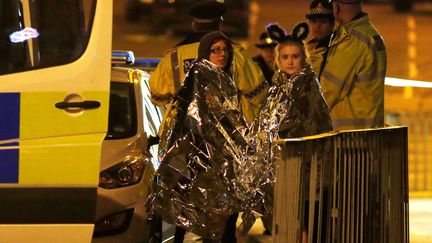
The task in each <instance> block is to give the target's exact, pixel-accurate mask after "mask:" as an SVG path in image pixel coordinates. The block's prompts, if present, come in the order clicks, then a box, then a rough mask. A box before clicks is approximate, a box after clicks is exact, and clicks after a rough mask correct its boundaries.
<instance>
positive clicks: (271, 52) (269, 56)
mask: <svg viewBox="0 0 432 243" xmlns="http://www.w3.org/2000/svg"><path fill="white" fill-rule="evenodd" d="M261 56H262V57H263V58H264V61H265V62H266V63H267V65H269V66H271V65H273V62H274V60H275V48H274V47H270V46H269V47H263V48H261Z"/></svg>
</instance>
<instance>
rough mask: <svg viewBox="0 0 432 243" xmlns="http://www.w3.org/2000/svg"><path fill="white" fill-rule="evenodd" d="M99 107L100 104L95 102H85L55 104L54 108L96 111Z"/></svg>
mask: <svg viewBox="0 0 432 243" xmlns="http://www.w3.org/2000/svg"><path fill="white" fill-rule="evenodd" d="M100 106H101V103H100V102H99V101H97V100H86V101H80V102H66V101H62V102H57V103H56V104H55V107H56V108H58V109H62V110H64V109H69V108H81V109H86V110H88V109H97V108H99V107H100Z"/></svg>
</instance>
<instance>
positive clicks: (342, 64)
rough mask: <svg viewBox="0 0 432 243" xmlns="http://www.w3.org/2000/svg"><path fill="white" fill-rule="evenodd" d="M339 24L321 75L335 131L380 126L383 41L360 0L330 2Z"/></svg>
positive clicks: (383, 64) (383, 60)
mask: <svg viewBox="0 0 432 243" xmlns="http://www.w3.org/2000/svg"><path fill="white" fill-rule="evenodd" d="M332 2H333V13H334V17H335V20H336V21H337V22H338V23H339V26H338V27H337V29H336V31H335V33H334V36H333V37H332V39H331V41H330V45H329V49H328V53H327V55H326V60H324V64H323V66H324V67H323V70H322V71H321V76H320V82H321V88H322V91H323V93H324V96H325V98H326V100H327V103H328V105H329V108H330V116H331V118H332V122H333V128H334V129H335V130H342V129H361V128H373V127H382V126H384V78H385V75H386V69H387V57H386V56H387V55H386V48H385V46H384V41H383V38H382V37H381V35H380V33H379V32H378V31H377V29H376V28H375V26H373V24H372V23H371V21H370V19H369V16H368V14H367V13H365V12H363V11H362V5H361V1H360V0H333V1H332Z"/></svg>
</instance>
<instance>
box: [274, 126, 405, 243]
mask: <svg viewBox="0 0 432 243" xmlns="http://www.w3.org/2000/svg"><path fill="white" fill-rule="evenodd" d="M275 143H278V144H280V146H281V149H280V150H279V152H278V153H279V154H278V155H277V156H275V157H276V165H277V166H276V184H275V199H274V212H273V229H274V232H273V239H274V242H281V243H282V242H283V243H286V242H332V243H333V242H341V243H347V242H388V243H390V242H391V243H393V242H409V228H408V180H407V128H406V127H391V128H382V129H367V130H355V131H343V132H338V133H329V134H321V135H318V136H312V137H306V138H299V139H283V140H276V141H275Z"/></svg>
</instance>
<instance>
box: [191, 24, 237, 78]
mask: <svg viewBox="0 0 432 243" xmlns="http://www.w3.org/2000/svg"><path fill="white" fill-rule="evenodd" d="M219 40H225V41H226V45H227V48H228V62H227V65H226V66H225V68H224V69H223V70H224V71H225V72H226V73H228V74H230V69H231V65H232V60H233V47H232V42H231V40H230V39H228V37H227V36H226V35H225V34H224V33H222V32H220V31H212V32H210V33H208V34H206V35H204V36H203V37H202V38H201V41H200V45H199V47H198V59H206V60H210V59H209V56H210V47H211V46H212V45H213V44H214V43H215V42H217V41H219Z"/></svg>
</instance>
